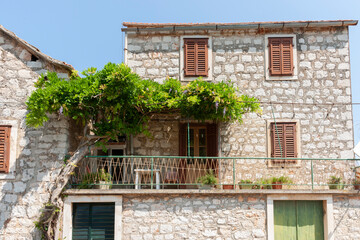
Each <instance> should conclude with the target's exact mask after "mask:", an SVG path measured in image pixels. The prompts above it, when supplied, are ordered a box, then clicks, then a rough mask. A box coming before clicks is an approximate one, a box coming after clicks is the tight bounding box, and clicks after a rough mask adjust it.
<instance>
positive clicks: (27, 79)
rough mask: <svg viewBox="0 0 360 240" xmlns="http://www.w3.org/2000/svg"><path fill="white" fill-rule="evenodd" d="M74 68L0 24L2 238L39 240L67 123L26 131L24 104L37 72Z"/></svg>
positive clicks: (66, 138) (65, 147)
mask: <svg viewBox="0 0 360 240" xmlns="http://www.w3.org/2000/svg"><path fill="white" fill-rule="evenodd" d="M72 70H73V68H72V66H70V65H68V64H66V63H64V62H61V61H58V60H55V59H53V58H51V57H49V56H47V55H45V54H43V53H42V52H40V51H39V49H37V48H36V47H34V46H32V45H30V44H29V43H27V42H25V41H24V40H22V39H20V38H19V37H17V36H16V35H15V34H14V33H12V32H10V31H9V30H7V29H5V28H4V27H3V26H1V25H0V86H1V87H0V135H1V136H0V146H1V147H0V165H1V167H0V168H1V170H0V239H14V240H15V239H41V237H40V235H39V234H38V233H37V232H36V231H35V222H36V221H38V219H39V217H40V214H41V209H42V208H43V207H44V205H45V203H46V202H48V198H49V189H51V186H52V182H53V181H54V179H55V178H56V176H57V173H58V172H59V170H60V168H61V167H62V166H63V164H64V161H63V160H64V157H65V155H66V154H67V153H68V151H69V144H70V143H69V123H68V122H67V121H66V120H64V119H61V120H59V119H57V117H55V116H54V117H53V118H52V119H51V121H49V122H48V123H46V124H45V126H44V127H42V128H39V129H32V128H28V127H27V126H26V124H25V115H26V112H27V110H26V105H25V102H26V100H27V98H28V97H29V96H30V94H31V92H32V91H33V90H34V89H35V87H34V83H35V82H36V81H37V80H38V78H39V74H41V73H44V72H46V71H55V72H57V73H58V75H59V77H63V78H67V77H68V76H69V74H70V73H71V71H72ZM4 140H5V144H4ZM4 148H5V149H4ZM4 153H5V154H4Z"/></svg>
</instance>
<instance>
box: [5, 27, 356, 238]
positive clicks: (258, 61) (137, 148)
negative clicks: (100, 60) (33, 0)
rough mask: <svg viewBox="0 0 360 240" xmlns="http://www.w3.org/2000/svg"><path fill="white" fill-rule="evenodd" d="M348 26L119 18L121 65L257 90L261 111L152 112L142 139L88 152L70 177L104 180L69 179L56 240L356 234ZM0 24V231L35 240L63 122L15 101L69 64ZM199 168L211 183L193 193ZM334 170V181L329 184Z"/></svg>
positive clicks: (146, 74)
mask: <svg viewBox="0 0 360 240" xmlns="http://www.w3.org/2000/svg"><path fill="white" fill-rule="evenodd" d="M356 24H357V21H353V20H338V21H296V22H261V23H231V24H224V23H207V24H180V23H178V24H170V23H169V24H155V23H124V26H125V28H123V31H124V32H125V33H126V34H125V49H124V51H125V52H124V55H125V63H126V64H127V65H128V66H130V67H131V68H132V70H133V71H134V72H136V73H138V74H139V75H140V76H141V77H143V78H149V79H152V80H154V81H157V82H160V83H162V82H163V81H164V80H165V79H167V78H169V77H173V78H177V79H180V80H181V81H182V83H183V84H186V83H188V82H189V81H193V80H195V79H196V78H198V77H202V79H203V81H211V82H220V81H227V80H231V81H232V83H233V84H234V85H235V86H237V87H238V91H239V94H247V95H249V96H254V97H256V98H258V99H259V102H260V103H261V106H262V109H263V112H262V114H247V115H246V116H245V117H244V121H243V123H242V124H239V123H214V122H211V121H205V122H197V121H194V120H192V119H183V118H181V117H180V116H178V115H174V114H162V115H154V116H152V120H151V123H150V127H149V131H150V134H151V137H148V136H145V135H139V136H122V137H121V138H120V139H121V141H120V142H119V143H114V142H109V144H108V146H107V150H106V151H104V149H102V148H96V147H94V148H92V149H91V154H92V155H93V156H89V157H88V158H85V159H84V160H83V161H82V163H80V164H79V166H78V169H79V171H78V172H76V174H79V173H81V172H85V170H86V171H87V172H89V174H88V175H87V176H90V175H91V174H94V173H98V171H99V170H101V171H105V172H106V173H108V174H109V175H110V176H111V181H108V180H106V179H105V178H104V179H101V180H100V181H97V182H96V183H95V184H93V185H94V186H92V185H90V186H89V189H76V188H79V187H78V186H79V183H81V181H82V179H80V182H79V181H78V182H76V180H74V179H72V180H71V182H70V183H71V186H69V188H72V189H67V190H65V195H66V197H65V198H64V201H65V205H64V208H63V209H61V213H62V216H63V218H62V221H61V222H59V224H58V225H59V228H58V233H57V238H60V239H78V238H80V237H85V239H90V236H91V235H93V236H94V235H97V236H98V237H100V238H102V239H144V240H147V239H161V240H164V239H277V238H279V239H281V238H284V237H285V238H286V237H288V238H291V237H294V238H296V237H303V238H304V237H305V238H306V239H357V238H360V229H359V228H358V227H357V222H358V220H359V217H360V211H359V207H360V196H359V193H358V191H356V190H354V186H352V181H353V180H354V179H355V174H354V168H353V167H354V166H355V165H354V161H351V160H347V159H353V158H354V155H353V152H352V149H353V147H354V139H353V118H352V105H351V77H350V58H349V26H352V25H356ZM0 30H1V31H0V33H1V34H2V35H0V50H1V55H0V59H1V63H2V65H1V66H0V81H2V82H4V84H2V85H1V86H5V87H2V88H0V89H1V91H2V94H1V98H0V101H1V102H0V113H1V118H0V127H3V128H4V129H5V127H9V126H11V130H10V131H11V133H10V136H11V141H10V146H11V151H10V162H9V171H8V173H0V178H2V179H1V180H0V189H1V195H0V197H1V203H0V204H1V205H0V210H1V211H0V236H1V237H2V238H5V237H6V239H21V238H23V239H32V238H34V239H38V238H39V235H37V232H36V230H34V223H33V222H34V221H36V220H37V219H38V218H39V216H40V209H41V208H42V207H43V205H44V203H46V202H47V200H48V197H49V189H51V184H52V181H53V180H54V178H55V177H56V175H57V173H58V171H59V169H60V168H61V166H62V164H63V159H64V157H65V154H67V153H68V152H69V151H70V150H71V149H72V148H74V147H75V144H74V143H72V142H71V141H70V140H71V139H72V136H71V133H72V131H70V130H69V129H70V127H71V125H70V123H69V122H68V121H66V120H64V119H60V120H58V119H57V118H55V117H54V118H53V119H52V120H51V121H49V122H48V123H47V124H46V126H45V127H43V128H41V129H36V130H34V129H28V128H26V126H25V124H24V116H25V112H26V109H25V104H24V102H25V101H26V97H27V96H29V94H30V92H31V91H32V89H33V87H32V84H33V83H34V81H36V79H37V77H38V75H37V74H38V73H41V72H42V71H43V70H42V69H46V70H55V71H57V72H59V74H65V75H63V76H64V77H65V76H66V75H67V74H68V73H69V72H70V71H71V70H72V68H71V66H69V65H67V64H65V63H61V62H58V61H56V60H53V59H51V58H49V57H47V56H45V55H44V54H42V53H40V52H39V51H38V50H37V49H36V48H34V47H32V46H30V45H29V44H27V43H26V42H24V41H23V40H21V39H19V38H17V37H16V36H15V35H14V34H12V33H10V32H9V31H7V30H5V29H3V28H1V29H0ZM14 129H16V132H15V133H13V131H14ZM0 130H1V128H0ZM4 131H5V130H4ZM5 134H6V133H5ZM4 136H5V135H4ZM0 137H1V136H0ZM185 156H187V157H185ZM209 170H213V172H214V174H215V176H216V178H217V179H218V184H217V187H216V188H215V189H210V190H209V189H198V186H197V184H198V183H197V179H198V178H199V177H201V176H203V175H204V174H206V172H208V171H209ZM76 174H75V175H76ZM76 176H78V175H76ZM280 176H287V177H289V178H290V179H291V180H292V182H293V184H290V185H288V186H283V189H268V185H266V184H272V182H271V181H270V182H266V181H265V180H266V179H268V178H270V177H280ZM331 176H336V177H341V178H342V180H341V181H344V182H345V185H341V184H340V185H337V186H335V187H337V188H338V189H335V190H333V189H329V187H328V185H327V183H328V181H329V179H330V177H331ZM83 179H85V178H83ZM98 180H99V179H98ZM241 180H248V181H249V182H250V183H249V186H250V187H246V186H247V185H241V184H240V185H239V184H238V183H239V182H240V183H241ZM102 185H103V186H105V187H102ZM108 185H112V188H111V189H109V187H108ZM342 186H344V187H342ZM240 187H241V189H240ZM273 187H275V186H273ZM249 188H250V189H249ZM258 188H262V189H258ZM269 188H271V186H270V187H269ZM24 216H25V217H24ZM20 226H21V227H20ZM283 233H287V234H288V235H286V236H282V234H283ZM296 235H297V236H296Z"/></svg>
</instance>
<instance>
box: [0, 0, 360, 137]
mask: <svg viewBox="0 0 360 240" xmlns="http://www.w3.org/2000/svg"><path fill="white" fill-rule="evenodd" d="M335 19H356V20H358V19H360V1H359V0H352V1H350V0H341V1H339V0H301V1H289V0H271V1H268V0H263V1H260V0H258V1H256V0H247V1H241V0H229V1H227V0H222V1H213V0H180V1H171V0H127V1H120V0H118V1H115V0H102V1H100V0H98V1H95V0H62V1H50V0H42V1H40V0H31V1H29V0H16V1H10V0H3V1H2V2H1V13H0V24H1V25H3V26H4V27H5V28H7V29H9V30H11V31H13V32H15V33H16V34H17V35H18V36H19V37H21V38H23V39H24V40H26V41H28V42H29V43H31V44H32V45H34V46H36V47H37V48H39V49H40V50H41V51H42V52H44V53H45V54H48V55H50V56H51V57H53V58H56V59H58V60H62V61H65V62H67V63H69V64H71V65H73V66H74V67H75V68H76V69H77V70H84V69H85V68H88V67H90V66H94V67H98V68H100V67H102V66H103V65H104V64H105V63H107V62H110V61H111V62H117V63H120V62H122V60H123V52H122V47H123V45H122V44H123V34H122V32H121V27H122V25H121V24H122V22H124V21H127V22H252V21H286V20H335ZM350 54H351V71H352V92H353V102H360V66H359V65H360V26H355V27H350ZM353 113H354V127H355V143H358V142H359V141H360V106H359V105H358V106H354V111H353Z"/></svg>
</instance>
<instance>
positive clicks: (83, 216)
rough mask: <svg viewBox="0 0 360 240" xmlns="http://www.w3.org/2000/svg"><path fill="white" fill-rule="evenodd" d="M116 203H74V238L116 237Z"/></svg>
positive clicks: (105, 238) (104, 238) (104, 239)
mask: <svg viewBox="0 0 360 240" xmlns="http://www.w3.org/2000/svg"><path fill="white" fill-rule="evenodd" d="M114 222H115V204H114V203H74V205H73V224H72V225H73V234H72V236H73V237H72V239H74V240H76V239H88V240H90V239H103V240H107V239H109V240H110V239H114Z"/></svg>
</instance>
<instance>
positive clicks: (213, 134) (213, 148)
mask: <svg viewBox="0 0 360 240" xmlns="http://www.w3.org/2000/svg"><path fill="white" fill-rule="evenodd" d="M206 129H207V139H206V140H207V146H206V148H207V155H208V156H209V157H217V156H218V137H217V124H210V123H209V124H207V126H206Z"/></svg>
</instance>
